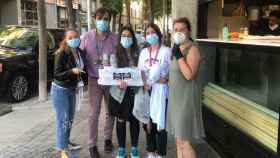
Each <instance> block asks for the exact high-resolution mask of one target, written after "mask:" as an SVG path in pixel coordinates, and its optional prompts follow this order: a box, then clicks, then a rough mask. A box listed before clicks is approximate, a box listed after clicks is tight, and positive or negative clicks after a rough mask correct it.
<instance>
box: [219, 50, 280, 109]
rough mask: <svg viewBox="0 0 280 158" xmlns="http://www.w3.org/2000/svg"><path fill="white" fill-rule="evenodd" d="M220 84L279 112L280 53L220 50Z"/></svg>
mask: <svg viewBox="0 0 280 158" xmlns="http://www.w3.org/2000/svg"><path fill="white" fill-rule="evenodd" d="M220 52H221V55H220V63H219V65H220V66H219V69H220V71H219V81H217V82H218V84H219V85H220V86H222V87H224V88H225V89H228V90H230V91H232V92H234V93H236V94H238V95H240V96H242V97H245V98H247V99H250V100H252V101H254V102H256V103H257V104H260V105H262V106H265V107H267V108H268V109H271V110H273V111H278V107H279V104H280V72H279V70H280V56H279V55H275V54H272V53H269V52H262V51H252V50H250V51H249V50H241V49H220Z"/></svg>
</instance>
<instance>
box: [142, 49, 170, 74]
mask: <svg viewBox="0 0 280 158" xmlns="http://www.w3.org/2000/svg"><path fill="white" fill-rule="evenodd" d="M171 54H172V53H171V49H170V48H168V47H166V46H164V45H162V46H161V47H160V49H159V51H158V53H157V54H155V53H153V56H151V57H150V51H149V49H148V48H145V49H143V50H142V51H141V53H140V56H139V61H138V68H139V69H140V70H142V71H144V72H145V74H146V77H149V71H150V70H151V68H152V67H160V69H161V70H160V76H159V78H160V77H165V76H168V66H169V64H170V62H171ZM154 72H155V71H154Z"/></svg>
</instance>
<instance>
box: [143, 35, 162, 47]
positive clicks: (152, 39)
mask: <svg viewBox="0 0 280 158" xmlns="http://www.w3.org/2000/svg"><path fill="white" fill-rule="evenodd" d="M158 40H159V37H158V35H157V34H155V33H154V34H150V35H147V36H146V41H147V42H148V43H149V44H150V45H155V44H157V43H158Z"/></svg>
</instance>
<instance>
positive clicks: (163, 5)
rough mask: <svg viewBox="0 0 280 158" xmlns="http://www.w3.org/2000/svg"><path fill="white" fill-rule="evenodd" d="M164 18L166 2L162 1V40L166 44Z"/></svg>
mask: <svg viewBox="0 0 280 158" xmlns="http://www.w3.org/2000/svg"><path fill="white" fill-rule="evenodd" d="M166 16H167V4H166V0H162V25H163V27H162V28H163V30H162V32H163V40H164V43H165V44H166V41H167V40H166Z"/></svg>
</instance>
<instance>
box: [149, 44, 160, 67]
mask: <svg viewBox="0 0 280 158" xmlns="http://www.w3.org/2000/svg"><path fill="white" fill-rule="evenodd" d="M159 50H160V48H158V49H157V51H156V55H155V58H154V62H155V61H156V60H157V57H158V53H159ZM149 53H150V59H149V62H150V67H151V66H153V58H152V49H151V48H149Z"/></svg>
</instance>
